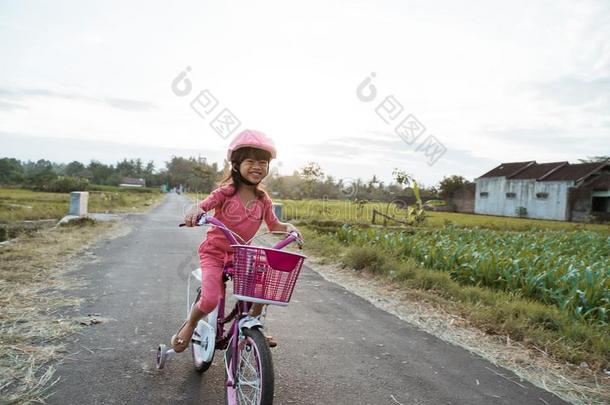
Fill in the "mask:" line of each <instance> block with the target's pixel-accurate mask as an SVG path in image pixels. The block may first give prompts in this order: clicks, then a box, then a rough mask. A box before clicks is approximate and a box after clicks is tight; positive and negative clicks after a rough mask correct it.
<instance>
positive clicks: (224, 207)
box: [199, 185, 280, 258]
mask: <svg viewBox="0 0 610 405" xmlns="http://www.w3.org/2000/svg"><path fill="white" fill-rule="evenodd" d="M234 190H235V188H234V187H233V186H232V185H229V186H222V187H219V188H217V189H216V190H214V191H212V193H211V194H210V195H209V196H208V197H207V198H206V199H205V200H203V201H202V202H201V203H200V204H199V207H200V208H201V209H202V210H204V211H206V212H207V211H210V210H214V217H215V218H217V219H218V220H219V221H221V222H222V223H223V224H225V225H226V226H227V228H229V229H230V230H232V231H233V232H235V233H237V234H238V235H239V236H240V237H241V238H242V239H243V240H244V241H248V240H250V239H251V238H252V237H253V236H254V235H255V234H256V232H257V231H258V229H259V228H260V226H261V223H262V221H263V220H264V221H265V223H266V224H267V227H268V228H269V229H271V228H272V227H273V226H274V225H276V224H278V223H279V222H280V221H279V220H278V219H277V217H276V216H275V213H274V212H273V205H272V202H271V198H269V196H268V195H267V194H266V193H265V195H264V197H262V198H258V199H256V200H254V201H253V202H251V203H249V204H248V207H246V206H245V205H244V203H243V202H242V200H241V198H240V197H239V193H235V194H234V195H231V194H232V193H233V191H234ZM204 252H205V253H206V254H212V255H214V256H217V257H219V258H222V257H224V256H225V254H226V253H229V254H230V253H232V249H231V246H230V243H229V241H228V240H227V238H226V237H225V235H224V233H223V232H222V231H221V230H220V229H218V228H216V227H212V228H209V229H208V233H207V238H206V240H205V241H204V242H203V243H202V244H201V246H200V247H199V253H200V254H201V253H204Z"/></svg>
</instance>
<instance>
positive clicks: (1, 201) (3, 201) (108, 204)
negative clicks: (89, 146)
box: [0, 187, 163, 223]
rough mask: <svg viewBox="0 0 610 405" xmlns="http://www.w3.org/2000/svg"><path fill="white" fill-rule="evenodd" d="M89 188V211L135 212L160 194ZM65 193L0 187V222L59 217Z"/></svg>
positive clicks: (67, 202) (67, 197)
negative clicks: (90, 189)
mask: <svg viewBox="0 0 610 405" xmlns="http://www.w3.org/2000/svg"><path fill="white" fill-rule="evenodd" d="M106 189H107V191H89V212H136V211H140V210H142V209H143V208H146V207H147V206H150V205H152V204H154V203H155V202H156V201H158V200H159V199H160V198H162V196H163V194H161V193H160V192H159V191H157V190H154V191H150V192H142V191H140V190H139V191H134V190H131V189H130V190H120V189H118V188H117V187H107V188H106ZM69 205H70V194H69V193H46V192H39V191H31V190H24V189H8V188H1V189H0V223H12V222H17V221H26V220H38V219H59V218H62V217H63V216H64V215H66V214H67V213H68V209H69Z"/></svg>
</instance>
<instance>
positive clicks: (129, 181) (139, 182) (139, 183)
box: [119, 177, 146, 187]
mask: <svg viewBox="0 0 610 405" xmlns="http://www.w3.org/2000/svg"><path fill="white" fill-rule="evenodd" d="M119 187H146V181H145V180H144V179H136V178H133V177H123V179H122V180H121V184H119Z"/></svg>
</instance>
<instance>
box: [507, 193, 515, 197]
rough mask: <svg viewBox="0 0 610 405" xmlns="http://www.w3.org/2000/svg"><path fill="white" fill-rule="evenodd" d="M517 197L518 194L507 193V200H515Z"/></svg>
mask: <svg viewBox="0 0 610 405" xmlns="http://www.w3.org/2000/svg"><path fill="white" fill-rule="evenodd" d="M515 197H517V193H506V198H515Z"/></svg>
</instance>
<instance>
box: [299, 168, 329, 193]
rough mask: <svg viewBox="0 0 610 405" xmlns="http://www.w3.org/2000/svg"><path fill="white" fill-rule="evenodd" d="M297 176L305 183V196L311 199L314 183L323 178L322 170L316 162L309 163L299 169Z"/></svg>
mask: <svg viewBox="0 0 610 405" xmlns="http://www.w3.org/2000/svg"><path fill="white" fill-rule="evenodd" d="M299 175H300V176H301V178H302V179H303V180H304V181H305V184H304V186H305V191H306V196H307V197H310V198H311V197H313V194H314V189H315V186H316V183H318V182H320V181H321V180H322V178H324V172H323V171H322V168H321V167H320V165H319V164H317V163H316V162H309V163H307V164H306V165H305V166H304V167H302V168H301V171H300V173H299Z"/></svg>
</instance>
